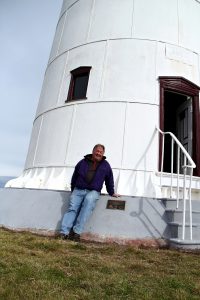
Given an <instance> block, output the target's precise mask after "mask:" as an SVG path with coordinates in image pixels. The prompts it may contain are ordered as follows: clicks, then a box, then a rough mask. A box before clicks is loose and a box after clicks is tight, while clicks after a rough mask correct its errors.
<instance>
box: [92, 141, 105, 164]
mask: <svg viewBox="0 0 200 300" xmlns="http://www.w3.org/2000/svg"><path fill="white" fill-rule="evenodd" d="M104 152H105V147H104V145H101V144H97V145H95V146H94V148H93V150H92V159H93V160H95V161H101V160H102V158H103V155H104Z"/></svg>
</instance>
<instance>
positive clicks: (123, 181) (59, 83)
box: [17, 0, 200, 195]
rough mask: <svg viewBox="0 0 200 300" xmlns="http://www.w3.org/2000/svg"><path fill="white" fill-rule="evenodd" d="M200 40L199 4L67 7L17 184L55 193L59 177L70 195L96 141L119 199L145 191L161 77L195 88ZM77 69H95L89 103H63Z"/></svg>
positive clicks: (138, 0)
mask: <svg viewBox="0 0 200 300" xmlns="http://www.w3.org/2000/svg"><path fill="white" fill-rule="evenodd" d="M199 36H200V3H199V2H198V1H197V0H184V1H181V0H163V1H159V0H151V1H148V0H126V1H122V0H109V1H108V0H78V1H75V0H65V1H63V7H62V10H61V14H60V19H59V22H58V25H57V29H56V34H55V38H54V42H53V46H52V50H51V54H50V58H49V63H48V66H47V70H46V74H45V78H44V83H43V87H42V92H41V97H40V101H39V104H38V109H37V113H36V118H35V121H34V126H33V132H32V137H31V142H30V147H29V151H28V155H27V160H26V165H25V173H24V175H23V176H22V177H23V180H24V181H23V182H24V183H23V185H22V186H26V185H27V183H26V177H27V176H28V174H29V175H30V172H32V173H31V176H30V177H31V178H32V177H33V178H34V177H35V179H36V178H38V176H40V181H39V182H40V187H44V188H45V187H48V188H59V187H58V185H56V184H55V185H54V184H53V182H54V181H56V178H57V182H60V180H61V179H60V178H62V180H63V182H66V184H65V188H67V187H69V183H70V178H71V174H72V171H73V168H74V165H75V164H76V163H77V161H78V160H80V159H81V158H82V157H83V155H84V154H86V153H88V152H91V149H92V147H93V145H94V144H96V143H99V142H100V143H103V144H105V146H106V154H107V156H108V160H109V162H110V163H111V165H112V167H113V170H114V175H115V180H116V185H117V186H118V192H120V193H121V194H126V195H146V194H148V193H150V191H149V182H150V181H151V174H152V173H153V172H156V171H157V168H158V138H157V136H156V135H155V126H156V125H158V124H159V85H158V77H159V76H182V77H185V78H186V79H188V80H190V81H192V82H193V83H195V84H197V85H199V84H200V62H199V61H200V60H199V54H200V39H199ZM80 66H91V67H92V69H91V72H90V78H89V84H88V90H87V100H82V101H74V102H70V103H65V100H66V99H67V94H68V88H69V83H70V71H71V70H73V69H75V68H78V67H80ZM119 173H120V176H119ZM41 174H42V175H41ZM35 182H36V181H35ZM37 182H38V181H37ZM49 182H52V184H49ZM17 184H18V183H17ZM18 185H19V184H18ZM33 187H34V183H33ZM35 187H38V186H35Z"/></svg>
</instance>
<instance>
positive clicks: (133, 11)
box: [131, 0, 135, 37]
mask: <svg viewBox="0 0 200 300" xmlns="http://www.w3.org/2000/svg"><path fill="white" fill-rule="evenodd" d="M134 4H135V1H134V0H133V9H132V24H131V37H133V36H134V34H133V20H134V13H135V5H134Z"/></svg>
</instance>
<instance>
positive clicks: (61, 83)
mask: <svg viewBox="0 0 200 300" xmlns="http://www.w3.org/2000/svg"><path fill="white" fill-rule="evenodd" d="M68 57H69V51H67V57H66V60H65V66H64V70H63V75H62V78H61V82H60V89H59V93H58V99H57V102H56V106H57V105H58V103H59V100H60V94H61V89H62V85H63V79H64V77H65V72H66V67H67V61H68Z"/></svg>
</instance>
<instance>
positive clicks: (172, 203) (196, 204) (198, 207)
mask: <svg viewBox="0 0 200 300" xmlns="http://www.w3.org/2000/svg"><path fill="white" fill-rule="evenodd" d="M162 202H163V204H164V206H165V207H166V209H176V205H177V200H176V199H172V198H163V199H162ZM178 208H179V209H180V210H182V209H183V200H182V199H180V200H179V202H178ZM186 210H189V200H188V199H186ZM192 210H194V211H200V201H198V200H193V199H192Z"/></svg>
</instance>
